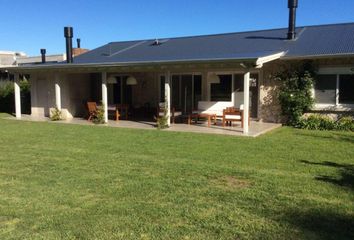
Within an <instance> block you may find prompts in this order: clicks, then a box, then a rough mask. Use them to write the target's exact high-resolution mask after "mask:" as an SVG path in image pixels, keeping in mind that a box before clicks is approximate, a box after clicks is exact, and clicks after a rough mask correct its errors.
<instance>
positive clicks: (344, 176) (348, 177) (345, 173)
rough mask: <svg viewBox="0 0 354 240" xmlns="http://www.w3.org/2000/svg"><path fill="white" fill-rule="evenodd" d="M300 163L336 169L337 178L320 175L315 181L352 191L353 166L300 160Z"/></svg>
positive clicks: (353, 185)
mask: <svg viewBox="0 0 354 240" xmlns="http://www.w3.org/2000/svg"><path fill="white" fill-rule="evenodd" d="M300 162H301V163H305V164H311V165H320V166H327V167H334V168H337V170H338V173H339V178H335V177H333V176H325V175H320V176H316V177H315V179H316V180H319V181H323V182H328V183H331V184H334V185H337V186H340V187H346V188H349V189H350V190H352V191H354V165H353V164H338V163H335V162H329V161H324V162H311V161H308V160H300Z"/></svg>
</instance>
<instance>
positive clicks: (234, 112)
mask: <svg viewBox="0 0 354 240" xmlns="http://www.w3.org/2000/svg"><path fill="white" fill-rule="evenodd" d="M232 122H241V127H243V111H242V110H240V109H239V108H235V107H227V108H226V109H224V110H223V115H222V126H223V127H225V125H229V126H231V125H232Z"/></svg>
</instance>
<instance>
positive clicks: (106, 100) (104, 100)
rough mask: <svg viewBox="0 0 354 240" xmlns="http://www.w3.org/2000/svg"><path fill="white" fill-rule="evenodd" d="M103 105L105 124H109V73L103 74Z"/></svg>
mask: <svg viewBox="0 0 354 240" xmlns="http://www.w3.org/2000/svg"><path fill="white" fill-rule="evenodd" d="M102 104H103V109H104V122H105V123H107V122H108V94H107V73H106V72H103V73H102Z"/></svg>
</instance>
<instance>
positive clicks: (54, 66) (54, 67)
mask: <svg viewBox="0 0 354 240" xmlns="http://www.w3.org/2000/svg"><path fill="white" fill-rule="evenodd" d="M224 62H228V63H230V62H234V63H250V64H253V65H254V66H255V65H256V62H257V58H245V59H214V60H203V59H200V60H188V61H186V60H181V61H152V62H128V63H105V64H101V63H85V64H79V63H71V64H47V65H31V66H11V67H0V70H8V71H9V72H23V71H35V70H61V69H70V70H75V69H79V68H92V69H93V68H110V67H144V66H162V65H173V64H196V63H224Z"/></svg>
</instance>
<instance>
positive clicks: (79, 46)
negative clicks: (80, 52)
mask: <svg viewBox="0 0 354 240" xmlns="http://www.w3.org/2000/svg"><path fill="white" fill-rule="evenodd" d="M76 42H77V48H81V39H80V38H78V39H76Z"/></svg>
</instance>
